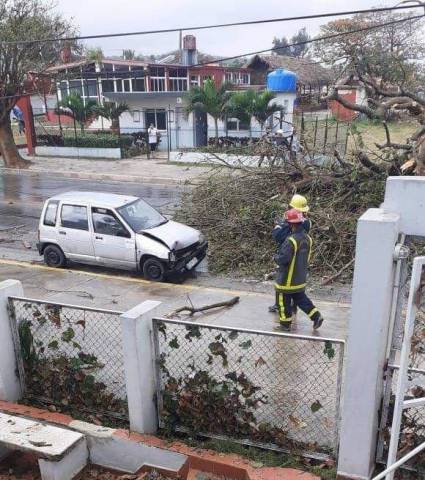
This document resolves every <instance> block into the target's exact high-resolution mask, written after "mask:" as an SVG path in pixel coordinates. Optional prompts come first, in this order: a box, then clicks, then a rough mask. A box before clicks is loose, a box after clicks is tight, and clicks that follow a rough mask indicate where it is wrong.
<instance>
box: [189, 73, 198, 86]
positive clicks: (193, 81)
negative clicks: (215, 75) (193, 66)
mask: <svg viewBox="0 0 425 480" xmlns="http://www.w3.org/2000/svg"><path fill="white" fill-rule="evenodd" d="M190 85H191V86H192V87H199V75H191V77H190Z"/></svg>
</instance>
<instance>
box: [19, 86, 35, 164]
mask: <svg viewBox="0 0 425 480" xmlns="http://www.w3.org/2000/svg"><path fill="white" fill-rule="evenodd" d="M16 104H17V106H18V107H19V108H20V109H21V111H22V114H23V116H24V122H25V136H26V139H27V149H28V155H35V147H36V145H37V140H36V134H35V126H34V115H33V111H32V106H31V97H30V96H29V95H26V96H24V97H21V98H20V99H19V100H18V101H17V102H16Z"/></svg>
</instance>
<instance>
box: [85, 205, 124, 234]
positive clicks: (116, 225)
mask: <svg viewBox="0 0 425 480" xmlns="http://www.w3.org/2000/svg"><path fill="white" fill-rule="evenodd" d="M92 219H93V228H94V231H95V233H99V234H101V235H111V236H113V237H125V238H130V237H131V235H130V233H129V232H128V231H127V229H126V228H125V227H124V225H123V224H122V223H121V222H120V221H119V220H118V218H117V217H116V216H115V214H114V213H113V212H112V211H111V210H107V209H106V208H92Z"/></svg>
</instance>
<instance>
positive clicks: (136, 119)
mask: <svg viewBox="0 0 425 480" xmlns="http://www.w3.org/2000/svg"><path fill="white" fill-rule="evenodd" d="M131 114H132V115H133V122H134V123H140V111H139V110H133V111H132V112H131Z"/></svg>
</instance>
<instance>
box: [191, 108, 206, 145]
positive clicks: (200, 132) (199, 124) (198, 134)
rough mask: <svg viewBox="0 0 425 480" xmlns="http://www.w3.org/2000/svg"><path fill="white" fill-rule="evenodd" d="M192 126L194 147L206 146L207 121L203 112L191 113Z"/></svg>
mask: <svg viewBox="0 0 425 480" xmlns="http://www.w3.org/2000/svg"><path fill="white" fill-rule="evenodd" d="M193 118H194V124H193V130H194V131H193V133H194V137H195V141H194V146H195V147H204V146H206V145H208V119H207V114H206V113H205V112H201V111H200V110H195V111H194V112H193Z"/></svg>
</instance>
